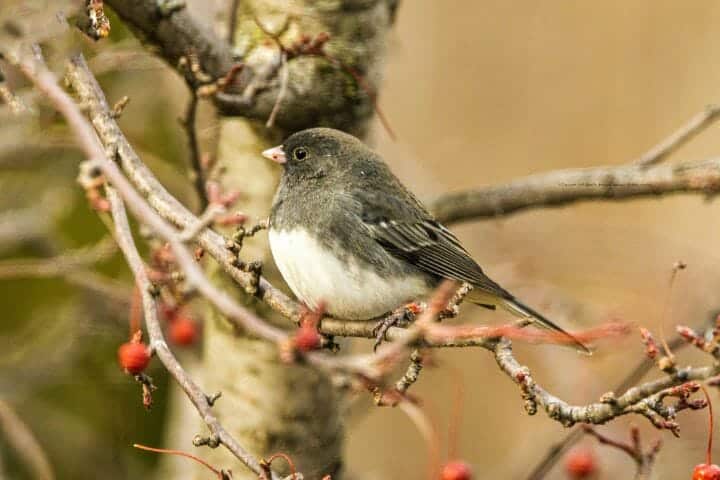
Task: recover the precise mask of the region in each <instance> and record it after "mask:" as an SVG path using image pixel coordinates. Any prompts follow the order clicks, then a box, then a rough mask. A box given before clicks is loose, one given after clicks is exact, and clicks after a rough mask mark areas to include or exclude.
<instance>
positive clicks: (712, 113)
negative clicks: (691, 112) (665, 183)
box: [632, 105, 720, 167]
mask: <svg viewBox="0 0 720 480" xmlns="http://www.w3.org/2000/svg"><path fill="white" fill-rule="evenodd" d="M718 116H720V106H719V105H708V106H707V107H705V109H704V110H703V111H702V112H700V113H698V114H696V115H695V116H693V117H692V118H691V119H690V120H689V121H688V122H687V123H686V124H685V125H683V126H681V127H680V128H678V129H677V130H676V131H674V132H673V133H672V134H670V135H669V136H668V137H667V138H665V139H664V140H662V141H661V142H660V143H658V144H657V145H655V146H654V147H653V148H651V149H650V150H648V151H647V152H646V153H644V154H643V155H641V156H640V158H638V159H637V160H635V161H633V162H632V163H633V164H635V165H642V166H644V167H649V166H651V165H655V164H657V163H660V162H661V161H663V160H664V159H665V158H667V157H668V156H669V155H670V154H672V153H673V152H674V151H675V150H677V149H678V148H680V147H681V146H683V145H684V144H686V143H687V142H689V141H690V140H692V139H693V138H694V137H695V136H696V135H698V134H699V133H701V132H702V131H703V130H705V129H706V128H708V127H709V126H710V125H712V124H713V123H714V122H715V121H716V120H717V119H718Z"/></svg>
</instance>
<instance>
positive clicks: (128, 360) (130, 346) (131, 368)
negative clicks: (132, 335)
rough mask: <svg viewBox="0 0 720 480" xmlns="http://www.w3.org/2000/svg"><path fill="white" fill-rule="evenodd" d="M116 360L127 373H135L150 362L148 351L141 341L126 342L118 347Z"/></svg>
mask: <svg viewBox="0 0 720 480" xmlns="http://www.w3.org/2000/svg"><path fill="white" fill-rule="evenodd" d="M118 362H120V366H121V367H122V368H123V370H125V371H126V372H127V373H130V374H132V375H137V374H138V373H140V372H142V371H143V370H145V368H146V367H147V366H148V363H150V351H149V350H148V348H147V345H145V344H144V343H142V342H126V343H123V344H122V345H120V348H118Z"/></svg>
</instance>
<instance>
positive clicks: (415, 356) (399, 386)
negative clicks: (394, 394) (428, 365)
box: [395, 350, 423, 394]
mask: <svg viewBox="0 0 720 480" xmlns="http://www.w3.org/2000/svg"><path fill="white" fill-rule="evenodd" d="M422 368H423V359H422V355H421V354H420V352H418V351H417V350H413V351H412V353H411V354H410V364H409V365H408V367H407V370H406V371H405V374H404V375H403V376H402V378H400V380H398V381H397V383H395V390H397V391H398V392H400V393H403V394H404V393H405V392H407V390H408V388H410V387H411V386H412V385H413V384H414V383H415V382H417V380H418V378H419V377H420V372H421V371H422Z"/></svg>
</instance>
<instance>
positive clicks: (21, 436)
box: [0, 399, 55, 480]
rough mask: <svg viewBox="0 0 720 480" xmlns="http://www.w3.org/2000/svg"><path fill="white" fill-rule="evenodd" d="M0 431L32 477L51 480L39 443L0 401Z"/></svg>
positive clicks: (47, 463) (52, 476)
mask: <svg viewBox="0 0 720 480" xmlns="http://www.w3.org/2000/svg"><path fill="white" fill-rule="evenodd" d="M0 431H2V433H3V436H4V437H5V438H6V440H7V443H8V444H9V445H10V446H11V447H12V448H13V449H14V450H15V451H16V452H17V454H18V457H19V458H21V459H22V460H23V463H24V464H25V465H26V466H27V467H28V470H29V472H31V473H32V477H33V478H36V479H38V480H53V479H54V478H55V474H54V473H53V469H52V466H51V465H50V461H49V460H48V458H47V454H46V453H45V450H43V448H42V446H41V445H40V442H38V440H37V438H36V437H35V435H34V434H33V433H32V431H31V430H30V428H29V427H28V426H27V425H26V424H25V422H23V420H22V419H21V418H20V417H19V416H18V415H17V413H15V411H14V410H13V409H12V407H11V406H10V404H8V403H7V402H5V401H3V400H1V399H0Z"/></svg>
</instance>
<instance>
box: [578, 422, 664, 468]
mask: <svg viewBox="0 0 720 480" xmlns="http://www.w3.org/2000/svg"><path fill="white" fill-rule="evenodd" d="M583 431H584V432H585V433H586V434H588V435H590V436H592V437H594V438H595V439H596V440H597V441H598V442H600V443H601V444H603V445H608V446H610V447H613V448H616V449H618V450H620V451H621V452H625V453H626V454H627V455H628V456H629V457H630V458H632V459H633V461H634V462H635V466H636V467H637V470H636V472H635V480H641V479H648V478H650V473H651V471H652V467H653V465H654V463H655V458H656V457H657V454H658V453H659V452H660V448H661V447H662V439H657V440H656V441H654V442H653V443H652V444H651V445H650V448H648V449H647V450H643V448H642V444H641V443H640V430H639V429H638V428H637V427H636V426H632V427H630V441H629V442H623V441H620V440H615V439H614V438H610V437H608V436H606V435H604V434H602V433H600V432H598V431H597V430H596V429H594V428H592V427H590V426H587V425H586V426H584V427H583Z"/></svg>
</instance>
